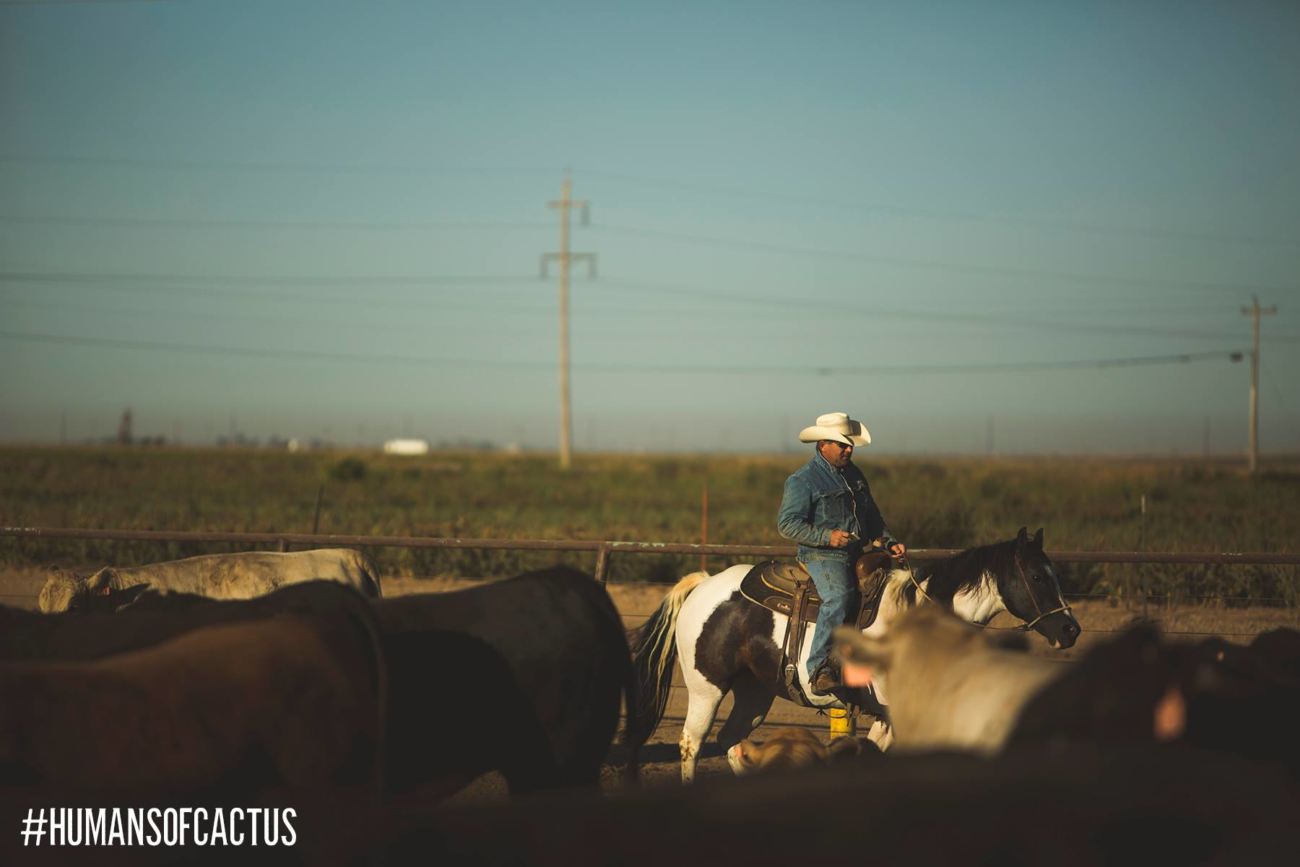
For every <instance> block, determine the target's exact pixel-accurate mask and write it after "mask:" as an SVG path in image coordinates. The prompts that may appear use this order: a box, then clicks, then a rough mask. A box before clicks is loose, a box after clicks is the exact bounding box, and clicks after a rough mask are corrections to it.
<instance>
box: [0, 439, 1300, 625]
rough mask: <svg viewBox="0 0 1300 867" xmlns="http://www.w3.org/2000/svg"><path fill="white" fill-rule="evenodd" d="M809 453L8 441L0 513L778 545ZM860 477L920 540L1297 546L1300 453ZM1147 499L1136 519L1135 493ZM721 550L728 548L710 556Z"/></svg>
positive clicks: (1246, 570)
mask: <svg viewBox="0 0 1300 867" xmlns="http://www.w3.org/2000/svg"><path fill="white" fill-rule="evenodd" d="M806 459H807V456H806V455H788V456H753V457H743V456H742V457H735V456H727V457H710V456H693V457H681V456H630V455H591V456H579V457H578V458H577V459H576V462H575V466H574V468H573V470H572V471H571V472H568V473H564V472H561V471H560V470H559V469H558V468H557V467H556V465H555V461H554V458H553V457H551V456H542V455H520V456H510V455H498V454H478V453H447V454H436V455H430V456H427V457H422V458H397V457H386V456H382V455H379V454H374V453H358V452H308V453H299V454H289V453H283V452H272V451H244V450H234V449H209V450H189V449H120V448H111V447H105V448H48V449H37V448H5V449H0V523H2V524H3V525H5V526H57V527H81V528H120V529H154V530H211V531H266V532H310V531H311V530H312V522H313V517H314V511H315V504H316V497H317V492H318V490H323V497H322V500H323V505H322V508H321V515H320V528H319V529H320V532H322V533H349V534H373V535H417V536H461V537H492V538H516V539H525V538H528V539H537V538H542V539H626V540H639V541H675V542H693V541H698V540H699V538H700V508H701V493H702V491H703V489H704V486H705V485H706V484H707V485H708V491H709V541H710V542H717V543H733V544H782V542H783V540H782V539H781V538H780V537H779V536H778V535H777V533H776V529H775V515H776V509H777V506H778V503H779V501H780V497H781V487H782V483H783V482H784V480H785V477H786V476H787V475H788V474H789V473H790V472H791V471H792V470H794V469H795V468H796V467H797V466H798V465H799V464H800V463H802V462H803V461H804V460H806ZM858 463H859V464H860V466H862V468H863V470H864V471H865V472H866V474H867V478H868V479H869V480H870V482H871V484H872V489H873V491H874V493H875V495H876V499H877V502H878V503H879V504H880V506H881V510H882V511H883V512H884V514H885V517H886V519H887V520H888V522H889V525H890V528H891V529H892V530H893V531H894V533H895V534H896V535H897V536H898V537H899V538H901V539H903V540H904V541H906V542H907V543H908V544H909V545H910V546H912V547H915V548H922V547H944V548H947V547H967V546H971V545H977V544H983V543H987V542H995V541H1000V540H1003V539H1007V538H1010V537H1011V536H1012V535H1013V534H1014V533H1015V532H1016V530H1017V529H1018V528H1019V527H1020V526H1022V525H1026V526H1028V527H1029V528H1030V529H1031V530H1033V529H1035V528H1037V527H1039V526H1042V527H1044V528H1045V533H1046V542H1047V547H1048V549H1049V550H1051V549H1060V550H1106V549H1111V550H1130V549H1137V548H1144V549H1146V550H1151V551H1296V550H1297V540H1298V539H1300V532H1298V531H1300V461H1294V460H1293V461H1279V462H1274V463H1269V464H1266V466H1265V468H1264V472H1262V473H1261V475H1260V476H1259V477H1258V478H1255V479H1249V478H1247V477H1245V476H1244V474H1243V472H1242V470H1241V468H1240V467H1239V466H1236V465H1230V464H1226V463H1214V462H1205V461H1191V460H1185V461H1172V460H1171V461H1154V460H1152V461H1138V460H1105V459H1076V458H1050V459H1049V458H1040V459H956V458H954V459H916V458H908V459H904V458H884V459H872V458H871V457H870V456H869V455H864V456H861V457H860V458H859V461H858ZM1143 495H1145V496H1146V498H1147V514H1146V515H1145V517H1144V516H1143V515H1141V513H1140V509H1139V503H1140V498H1141V497H1142V496H1143ZM221 549H222V546H197V545H178V544H169V545H158V544H152V543H123V542H59V541H46V540H14V539H5V540H3V541H0V561H2V562H4V563H7V564H10V565H38V564H49V563H61V564H64V565H68V566H78V567H84V566H91V565H103V564H105V563H116V564H119V565H130V564H133V563H140V562H150V561H157V560H164V559H172V558H176V557H183V556H190V555H193V554H200V553H207V552H211V551H216V550H221ZM370 553H371V554H372V556H374V557H375V558H376V559H377V560H378V561H379V564H380V566H381V568H382V569H383V570H384V571H385V572H387V573H390V574H403V575H508V574H513V573H514V572H518V571H520V570H522V569H526V568H533V567H536V566H539V565H543V564H546V563H551V562H554V561H555V560H557V559H567V560H568V561H569V562H572V563H574V564H575V565H579V566H582V567H585V568H590V566H591V563H590V562H589V561H590V557H589V556H587V555H571V556H569V557H567V558H562V557H557V555H555V554H551V553H524V552H510V551H502V552H481V551H413V550H401V549H377V550H374V551H371V552H370ZM612 562H613V566H612V571H611V577H612V580H616V581H618V580H630V579H641V580H659V581H666V580H675V579H676V578H677V577H678V576H680V575H681V574H682V573H684V572H686V571H690V570H691V569H694V568H696V567H697V566H698V558H689V557H672V556H643V555H636V556H623V557H616V558H615V559H614V560H613V561H612ZM712 565H714V566H717V567H720V566H721V565H723V563H722V562H721V561H719V560H714V561H713V562H712ZM1064 571H1065V573H1066V576H1067V580H1068V583H1069V587H1068V588H1067V589H1068V590H1069V591H1070V592H1104V593H1111V594H1124V593H1131V592H1133V588H1134V586H1135V582H1142V583H1143V584H1144V585H1145V586H1146V587H1147V588H1148V589H1149V590H1150V592H1152V593H1159V594H1172V595H1176V596H1180V597H1182V598H1187V597H1193V596H1198V595H1228V596H1233V597H1245V596H1254V597H1275V598H1279V599H1283V600H1286V601H1287V602H1288V603H1289V604H1295V603H1296V602H1297V601H1298V600H1300V577H1298V576H1297V569H1296V568H1294V567H1282V568H1274V567H1200V566H1195V567H1185V566H1177V567H1174V566H1167V567H1166V566H1142V567H1133V566H1099V565H1096V566H1094V565H1074V566H1072V567H1070V568H1068V569H1065V570H1064Z"/></svg>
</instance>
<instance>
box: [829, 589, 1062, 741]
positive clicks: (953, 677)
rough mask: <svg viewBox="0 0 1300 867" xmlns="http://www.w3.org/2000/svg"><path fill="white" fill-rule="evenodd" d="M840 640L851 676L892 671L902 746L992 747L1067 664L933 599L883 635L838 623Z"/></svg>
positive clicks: (893, 719)
mask: <svg viewBox="0 0 1300 867" xmlns="http://www.w3.org/2000/svg"><path fill="white" fill-rule="evenodd" d="M835 641H836V646H837V648H838V652H839V653H840V655H841V657H842V658H843V659H844V660H845V662H844V676H845V682H846V683H849V684H851V685H853V686H866V685H869V684H870V682H871V677H874V676H876V675H878V674H885V673H888V675H889V684H890V695H889V718H890V725H891V727H892V729H893V735H894V743H895V744H896V746H897V748H899V749H903V750H970V751H973V752H978V753H983V754H992V753H995V752H997V751H998V750H1000V749H1001V748H1002V746H1003V744H1004V743H1005V741H1006V739H1007V737H1008V736H1009V735H1010V733H1011V730H1012V728H1013V727H1014V726H1015V723H1016V720H1017V718H1018V716H1019V713H1020V709H1021V708H1022V707H1023V706H1024V705H1025V703H1026V702H1027V701H1028V700H1029V699H1030V698H1031V697H1032V696H1033V695H1034V694H1035V693H1036V692H1038V691H1039V690H1040V689H1041V688H1042V687H1043V686H1044V685H1045V684H1047V683H1049V682H1050V681H1052V680H1053V679H1054V678H1056V677H1059V676H1060V675H1061V674H1063V673H1064V669H1063V668H1062V663H1058V662H1052V661H1049V660H1046V659H1042V658H1039V657H1035V656H1031V655H1029V654H1027V653H1024V652H1023V651H1022V650H1019V649H1014V648H1012V649H1008V648H1005V647H1002V646H998V644H997V643H996V642H995V641H992V640H990V637H989V636H988V635H986V634H985V633H983V632H981V631H980V630H978V629H975V628H973V627H971V626H969V625H967V624H965V623H963V622H962V621H960V620H958V619H957V618H956V617H954V616H953V615H952V614H951V613H949V612H946V611H944V610H942V609H940V608H939V607H938V606H935V605H927V606H920V607H918V608H913V609H910V610H909V611H907V612H905V613H903V614H902V615H900V616H899V617H898V618H897V619H896V620H895V621H894V623H893V624H892V625H891V626H890V629H889V631H888V632H887V633H885V635H884V636H883V637H880V638H868V637H866V636H864V635H863V634H862V633H861V632H859V631H858V630H856V629H853V628H850V627H839V628H838V629H837V630H836V632H835Z"/></svg>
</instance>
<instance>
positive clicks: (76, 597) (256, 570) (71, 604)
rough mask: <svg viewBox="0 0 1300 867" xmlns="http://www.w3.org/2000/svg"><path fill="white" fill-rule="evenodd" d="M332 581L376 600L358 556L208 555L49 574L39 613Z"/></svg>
mask: <svg viewBox="0 0 1300 867" xmlns="http://www.w3.org/2000/svg"><path fill="white" fill-rule="evenodd" d="M314 580H325V581H337V582H338V583H340V584H346V585H348V586H349V587H353V588H355V589H356V590H358V591H360V592H361V593H363V594H365V595H366V596H379V595H380V586H379V573H378V571H377V570H376V569H375V566H374V564H373V563H371V562H370V560H369V558H367V557H366V555H364V554H362V553H361V552H360V551H354V550H352V549H350V548H319V549H316V550H313V551H291V552H287V553H279V552H273V551H247V552H243V553H239V554H209V555H206V556H203V557H189V558H187V559H185V560H171V561H168V562H165V563H151V564H149V565H146V566H132V567H129V568H121V569H119V568H116V567H113V566H106V567H104V568H103V569H100V570H99V571H98V572H95V573H93V574H92V575H89V576H79V575H74V574H71V573H68V572H63V571H58V570H56V571H54V572H53V573H52V574H51V575H50V576H49V578H47V579H46V581H45V586H43V587H42V588H41V592H40V596H39V597H38V599H37V603H38V605H39V606H40V609H41V611H45V612H48V613H56V612H61V611H81V610H87V609H92V608H93V609H96V610H110V611H111V610H112V609H113V608H115V607H117V606H118V605H120V604H122V603H123V602H127V601H130V600H131V599H133V598H134V597H135V595H136V594H137V593H138V592H139V591H140V590H141V589H144V588H148V589H152V590H158V591H163V592H175V593H193V594H197V595H199V596H207V597H210V598H213V599H252V598H253V597H256V596H262V595H264V594H266V593H270V592H271V591H273V590H277V589H279V588H280V587H283V586H285V585H287V584H297V583H299V582H302V581H314Z"/></svg>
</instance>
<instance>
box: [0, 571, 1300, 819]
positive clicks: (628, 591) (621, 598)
mask: <svg viewBox="0 0 1300 867" xmlns="http://www.w3.org/2000/svg"><path fill="white" fill-rule="evenodd" d="M44 580H45V574H44V572H43V570H40V569H34V568H18V569H14V568H10V569H3V570H0V603H3V604H6V605H10V606H14V607H19V608H31V609H34V608H35V607H36V594H37V593H38V591H39V590H40V587H41V585H42V584H43V583H44ZM476 583H478V582H477V581H475V580H470V579H433V578H430V579H425V578H385V579H384V581H383V590H384V595H385V596H401V595H405V594H408V593H437V592H446V591H449V590H457V589H461V588H464V587H468V586H473V585H474V584H476ZM667 590H668V587H667V586H665V585H663V584H639V583H629V584H613V585H610V587H609V591H610V596H611V597H612V598H613V600H614V603H615V605H616V606H617V607H618V610H619V612H620V613H621V614H622V615H623V621H624V623H625V625H627V626H628V627H629V628H630V627H633V626H637V625H639V624H640V623H642V622H643V621H644V620H645V619H646V617H648V616H649V615H650V614H651V613H652V612H653V611H654V610H655V608H657V607H658V605H659V603H660V602H661V601H662V600H663V597H664V594H665V593H666V592H667ZM1074 612H1075V616H1076V617H1077V618H1078V620H1079V623H1080V625H1082V627H1083V635H1082V636H1081V637H1080V639H1079V642H1078V643H1077V644H1076V645H1075V646H1074V647H1073V648H1071V649H1070V650H1067V651H1053V650H1051V649H1050V648H1049V647H1048V646H1047V644H1046V642H1043V641H1039V640H1032V639H1031V648H1032V652H1034V653H1035V654H1038V655H1041V656H1044V657H1048V658H1054V659H1060V660H1069V659H1071V658H1074V657H1077V656H1078V655H1079V654H1080V653H1082V652H1086V651H1087V649H1088V647H1089V646H1090V645H1091V644H1092V643H1093V642H1095V641H1098V640H1104V639H1105V637H1106V636H1108V635H1110V634H1112V633H1113V632H1115V631H1116V630H1119V629H1122V628H1123V627H1124V626H1125V625H1126V624H1128V623H1131V622H1132V621H1134V620H1136V619H1139V618H1140V617H1142V616H1143V611H1142V609H1141V607H1140V606H1133V607H1128V606H1125V605H1122V604H1114V603H1111V602H1109V601H1105V600H1085V601H1081V602H1077V603H1074ZM1146 616H1147V617H1149V618H1150V619H1151V620H1153V621H1155V622H1156V623H1157V624H1159V626H1160V627H1161V628H1162V629H1163V630H1165V632H1166V633H1167V634H1171V635H1180V636H1183V637H1185V638H1186V639H1187V640H1192V641H1194V640H1198V639H1199V638H1201V637H1205V636H1206V635H1221V636H1224V637H1226V638H1227V639H1228V640H1230V641H1236V642H1242V643H1245V642H1249V641H1250V639H1251V636H1252V635H1254V634H1255V633H1258V632H1262V631H1265V630H1268V629H1273V628H1276V627H1280V626H1286V627H1290V628H1293V629H1300V609H1287V608H1226V607H1221V606H1213V605H1203V606H1178V607H1173V608H1165V607H1159V606H1152V607H1150V608H1149V609H1147V611H1146ZM1014 622H1015V621H1014V619H1013V618H1011V617H1010V616H1009V615H1006V614H1003V615H1000V616H999V617H998V618H997V619H995V620H994V621H993V623H992V624H991V625H992V626H994V627H1009V626H1011V625H1013V624H1014ZM730 710H731V699H730V698H729V697H728V698H727V699H725V700H724V701H723V704H722V707H721V709H720V711H719V714H718V720H717V722H716V723H715V724H714V730H713V732H712V733H711V734H710V737H711V738H712V737H714V736H716V734H717V730H718V728H719V727H720V726H721V724H722V723H723V722H724V721H725V720H726V718H727V715H728V713H729V712H730ZM501 712H502V713H508V712H509V709H508V708H502V709H501ZM685 713H686V695H685V691H684V689H683V688H682V686H681V672H680V671H675V672H674V687H673V690H672V693H671V695H670V697H669V701H668V708H667V711H666V713H665V715H664V719H663V721H662V722H661V723H660V725H659V728H658V729H657V730H656V731H655V733H654V735H653V736H652V737H651V739H650V740H649V742H648V743H647V744H646V745H645V747H644V748H643V750H642V755H641V779H642V783H643V785H648V786H660V785H665V786H670V785H677V781H678V776H679V770H678V767H679V766H678V756H677V739H678V737H679V735H680V733H681V726H682V720H683V719H684V717H685ZM781 726H799V727H803V728H807V729H808V730H810V731H812V732H814V733H815V734H817V735H818V736H819V737H821V738H822V739H823V740H826V739H828V732H829V729H828V719H827V717H825V716H823V715H821V714H819V713H817V712H816V711H814V710H811V709H809V708H804V707H800V706H797V705H794V704H792V703H790V702H787V701H781V700H778V701H777V702H776V703H775V704H774V705H773V706H772V710H771V712H770V713H769V714H768V717H767V721H766V722H765V723H764V726H763V728H761V729H759V731H758V732H757V733H756V735H755V736H756V737H757V738H758V739H760V740H761V739H763V737H764V732H765V731H766V732H770V731H772V730H774V729H776V728H778V727H781ZM625 762H626V754H625V753H624V752H623V751H622V750H621V748H620V747H618V746H617V745H615V746H614V747H613V748H612V749H611V752H610V761H609V764H608V765H607V766H606V768H605V770H604V773H603V775H602V787H603V788H605V789H606V790H608V791H614V790H617V789H619V788H621V787H622V786H623V777H622V770H623V765H624V763H625ZM729 773H730V771H729V770H728V768H727V762H726V758H725V756H724V755H723V754H722V751H721V749H720V748H719V747H718V746H717V744H716V743H709V744H708V745H706V747H705V750H704V753H703V756H702V758H701V760H700V762H699V766H698V769H697V775H698V776H699V777H702V778H703V777H708V776H714V775H720V774H729ZM505 796H506V791H505V785H504V781H503V780H502V779H501V778H500V777H499V776H498V775H496V774H489V775H487V776H485V777H482V778H480V779H479V780H477V781H475V782H474V783H473V784H471V785H470V786H469V787H467V788H466V789H464V790H462V791H461V792H460V793H459V794H458V795H456V796H455V797H454V798H453V799H452V800H451V803H490V802H493V801H497V800H500V799H503V798H505Z"/></svg>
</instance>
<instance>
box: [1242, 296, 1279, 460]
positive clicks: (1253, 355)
mask: <svg viewBox="0 0 1300 867" xmlns="http://www.w3.org/2000/svg"><path fill="white" fill-rule="evenodd" d="M1250 300H1251V305H1250V306H1249V307H1243V308H1241V312H1242V314H1243V315H1245V316H1249V317H1250V320H1251V335H1252V339H1253V342H1252V343H1251V350H1250V445H1249V450H1248V452H1247V455H1248V461H1249V465H1250V474H1251V475H1252V476H1253V475H1255V473H1257V472H1258V471H1259V317H1261V316H1272V315H1273V314H1274V313H1277V306H1276V305H1275V306H1273V307H1260V306H1259V296H1257V295H1252V296H1251V299H1250Z"/></svg>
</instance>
